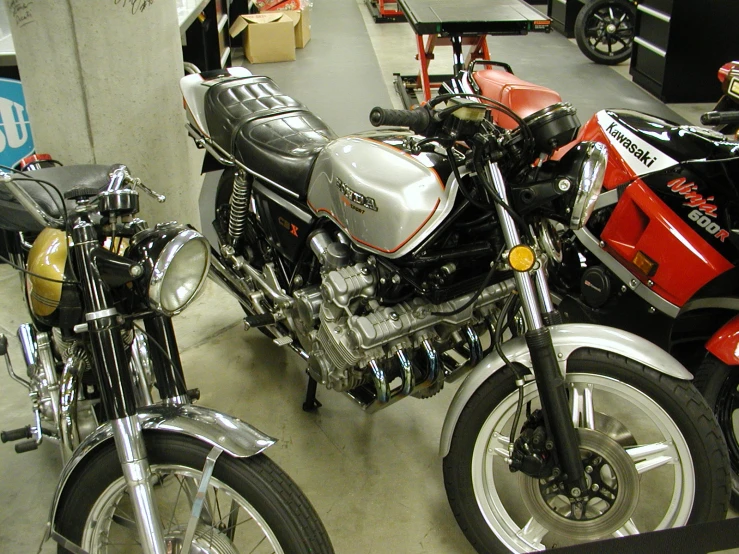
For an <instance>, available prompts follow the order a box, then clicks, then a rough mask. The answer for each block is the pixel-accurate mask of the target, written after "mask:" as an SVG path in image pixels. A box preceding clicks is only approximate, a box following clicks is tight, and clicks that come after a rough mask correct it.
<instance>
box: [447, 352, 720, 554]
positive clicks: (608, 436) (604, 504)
mask: <svg viewBox="0 0 739 554" xmlns="http://www.w3.org/2000/svg"><path fill="white" fill-rule="evenodd" d="M567 383H568V386H569V387H568V388H569V394H570V399H571V402H573V403H574V406H573V411H572V413H573V421H575V420H576V421H577V427H578V434H579V437H580V450H581V455H582V460H583V466H584V469H585V474H586V479H587V482H588V487H589V490H588V492H587V495H588V498H587V501H586V502H585V504H584V505H576V504H570V503H569V500H568V499H567V497H566V496H564V495H561V494H560V493H559V483H558V482H557V480H556V479H554V478H548V479H535V478H532V477H528V476H526V475H523V474H522V473H520V472H518V473H511V472H510V470H509V468H508V463H507V460H508V455H509V454H508V444H509V435H510V431H511V425H512V421H513V416H514V414H515V411H516V405H517V399H518V391H517V389H516V385H515V382H514V377H513V375H512V374H511V373H510V372H509V371H508V370H507V369H504V370H501V371H498V372H496V373H495V374H494V375H493V376H491V377H490V378H489V379H488V380H487V381H485V383H483V385H481V386H480V388H479V389H478V390H477V391H476V392H475V393H474V395H473V396H472V397H471V398H470V400H469V402H468V403H467V405H466V406H465V408H464V410H463V411H462V413H461V415H460V417H459V420H458V422H457V425H456V427H455V429H454V433H453V436H452V443H451V448H450V451H449V454H448V455H447V456H446V457H445V458H444V481H445V485H446V490H447V495H448V498H449V503H450V504H451V507H452V510H453V512H454V515H455V517H456V518H457V522H458V523H459V525H460V527H461V528H462V530H463V531H464V533H465V535H466V536H467V538H468V539H469V540H470V542H471V543H472V544H473V545H474V546H475V548H476V549H477V550H478V551H479V552H499V553H503V552H509V551H512V552H530V551H532V550H542V549H545V548H554V547H561V546H568V545H572V544H577V543H581V542H587V541H591V540H598V539H604V538H611V537H620V536H624V535H630V534H636V533H640V532H645V531H652V530H657V529H667V528H671V527H678V526H682V525H686V524H688V523H698V522H705V521H711V520H718V519H721V518H723V517H725V514H726V509H727V504H728V491H729V484H728V483H729V477H728V465H727V462H726V459H727V457H726V446H725V443H724V441H723V439H722V437H721V433H720V431H719V429H718V427H717V425H716V422H715V420H714V419H713V417H712V414H711V410H710V408H709V407H708V406H707V404H706V402H705V401H704V400H703V399H702V398H701V396H700V394H699V393H698V391H697V390H696V389H695V388H694V387H693V386H692V385H690V384H689V383H687V382H683V381H679V380H676V379H672V378H670V377H667V376H665V375H662V374H660V373H658V372H656V371H654V370H652V369H649V368H647V367H645V366H643V365H641V364H638V363H636V362H633V361H631V360H627V359H626V358H623V357H621V356H618V355H615V354H612V353H606V352H603V351H599V350H592V349H582V350H578V351H576V352H575V353H573V355H572V356H570V358H569V359H568V362H567ZM524 394H525V397H524V400H525V406H526V408H525V409H529V408H530V410H531V411H533V410H535V409H536V408H539V407H540V404H539V398H538V394H537V390H536V385H535V384H534V383H533V382H529V383H528V384H526V385H525V386H524ZM573 399H574V401H573ZM525 418H526V415H525V414H524V415H523V418H522V421H523V419H525Z"/></svg>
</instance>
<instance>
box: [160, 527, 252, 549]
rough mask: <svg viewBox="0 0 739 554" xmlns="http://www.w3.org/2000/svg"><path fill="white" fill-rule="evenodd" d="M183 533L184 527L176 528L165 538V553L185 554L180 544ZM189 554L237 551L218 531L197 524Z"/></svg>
mask: <svg viewBox="0 0 739 554" xmlns="http://www.w3.org/2000/svg"><path fill="white" fill-rule="evenodd" d="M185 531H186V528H185V527H184V526H178V527H176V528H174V529H173V532H171V533H169V534H168V535H167V536H166V537H165V539H164V542H165V545H166V547H167V552H171V553H172V554H185V550H183V548H184V546H183V544H182V542H183V539H184V537H185ZM190 554H238V550H237V549H236V547H234V545H233V543H232V542H231V540H229V538H228V537H227V536H226V535H225V534H224V533H223V532H221V531H220V530H219V529H217V528H213V527H209V526H206V525H204V524H202V523H199V524H198V526H197V528H196V529H195V536H194V537H193V540H192V547H191V548H190Z"/></svg>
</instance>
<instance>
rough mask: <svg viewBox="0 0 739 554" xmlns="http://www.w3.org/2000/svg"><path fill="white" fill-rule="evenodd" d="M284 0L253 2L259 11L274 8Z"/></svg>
mask: <svg viewBox="0 0 739 554" xmlns="http://www.w3.org/2000/svg"><path fill="white" fill-rule="evenodd" d="M284 1H285V0H256V2H254V4H255V5H256V7H257V9H258V10H259V11H260V12H263V11H266V10H269V9H271V8H274V7H275V6H277V4H282V3H283V2H284Z"/></svg>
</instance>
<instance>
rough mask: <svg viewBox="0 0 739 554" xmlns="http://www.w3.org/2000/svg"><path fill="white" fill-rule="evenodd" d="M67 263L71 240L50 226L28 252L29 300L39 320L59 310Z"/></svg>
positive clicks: (37, 238) (62, 232)
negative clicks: (69, 241)
mask: <svg viewBox="0 0 739 554" xmlns="http://www.w3.org/2000/svg"><path fill="white" fill-rule="evenodd" d="M66 263H67V237H66V235H65V234H64V231H60V230H58V229H51V228H49V227H47V228H46V229H44V230H43V231H41V233H39V235H38V237H36V240H35V241H34V242H33V246H32V247H31V250H30V252H29V253H28V271H30V272H31V274H29V275H28V276H27V277H26V279H27V291H28V300H29V304H30V308H31V312H32V313H33V315H34V316H36V317H48V316H50V315H51V314H53V313H54V311H56V309H57V307H58V306H59V301H60V300H61V297H62V283H61V281H62V280H63V279H64V267H65V266H66Z"/></svg>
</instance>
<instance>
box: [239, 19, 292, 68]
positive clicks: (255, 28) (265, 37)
mask: <svg viewBox="0 0 739 554" xmlns="http://www.w3.org/2000/svg"><path fill="white" fill-rule="evenodd" d="M298 22H299V19H297V20H296V19H295V18H293V17H290V15H288V14H287V13H285V12H269V13H255V14H244V15H240V16H239V17H237V18H236V21H234V23H233V25H231V28H230V29H229V30H228V32H229V34H230V35H231V36H232V37H235V36H236V35H238V34H239V33H241V32H243V33H244V55H245V56H246V59H247V60H249V63H267V62H285V61H292V60H294V59H295V27H296V26H297V24H298Z"/></svg>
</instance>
